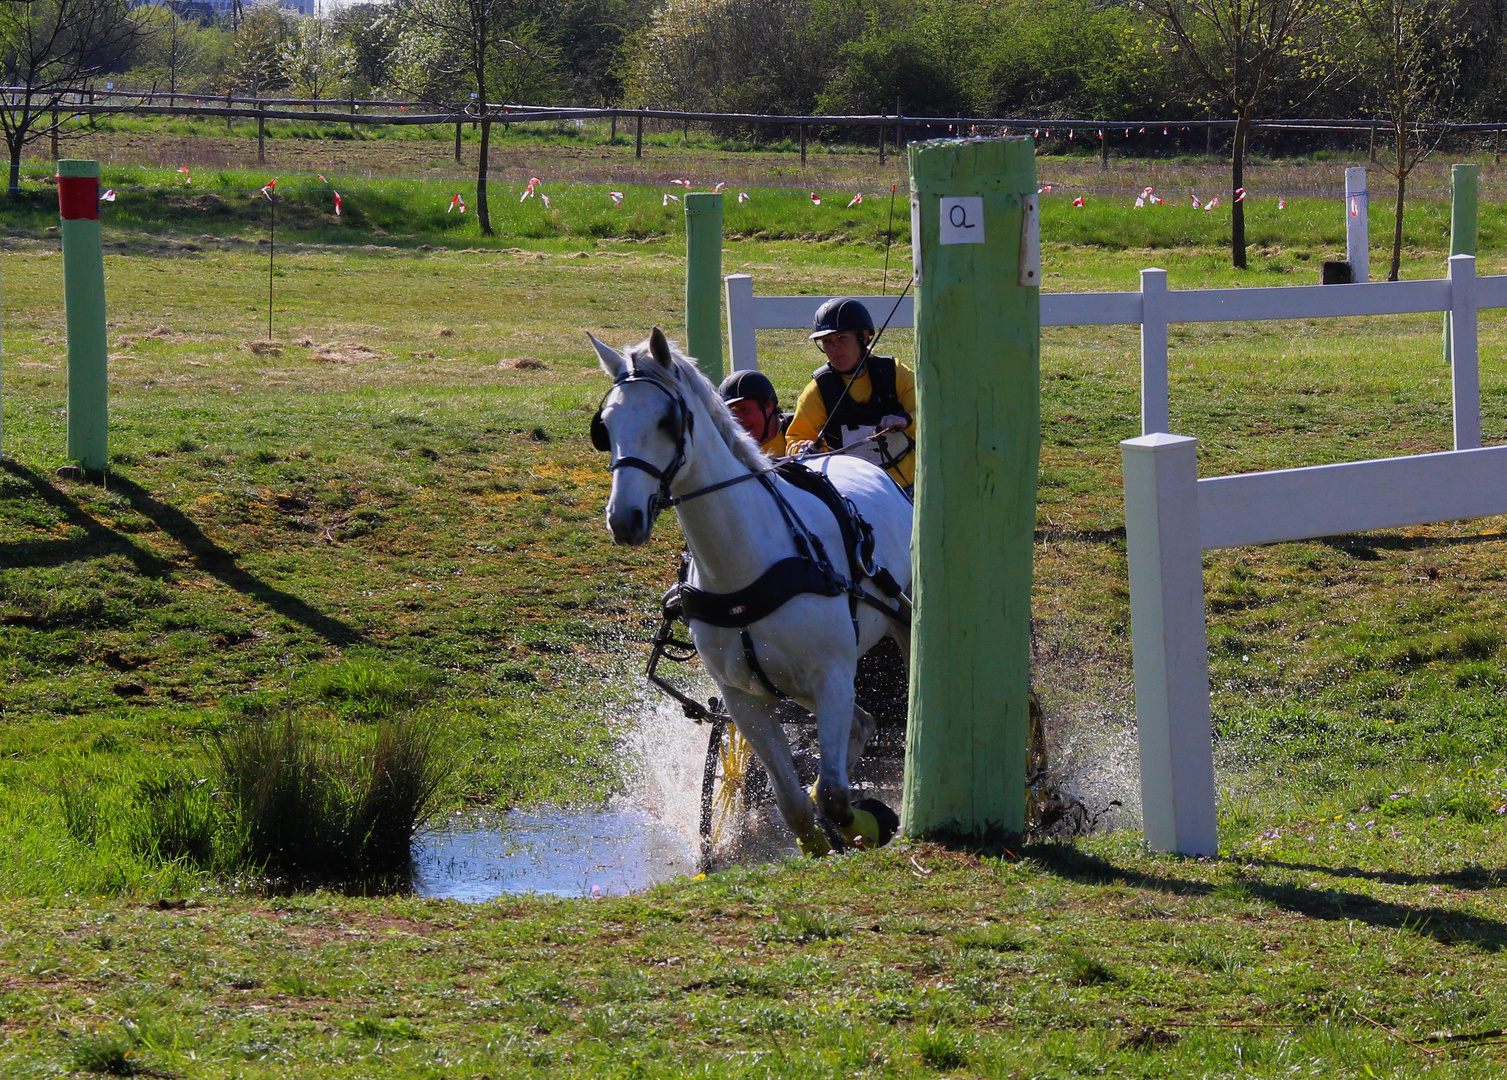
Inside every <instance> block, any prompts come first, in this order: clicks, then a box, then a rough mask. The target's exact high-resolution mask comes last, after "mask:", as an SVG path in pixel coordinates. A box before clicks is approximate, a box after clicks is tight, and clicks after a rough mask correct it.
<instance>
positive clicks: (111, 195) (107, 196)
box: [99, 188, 115, 202]
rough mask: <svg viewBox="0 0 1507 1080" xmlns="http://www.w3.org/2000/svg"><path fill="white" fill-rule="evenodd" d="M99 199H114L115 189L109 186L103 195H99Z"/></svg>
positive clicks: (110, 200)
mask: <svg viewBox="0 0 1507 1080" xmlns="http://www.w3.org/2000/svg"><path fill="white" fill-rule="evenodd" d="M99 201H100V202H114V201H115V189H114V188H111V189H110V190H109V191H107V192H105V193H104V194H103V195H101V196H100V197H99Z"/></svg>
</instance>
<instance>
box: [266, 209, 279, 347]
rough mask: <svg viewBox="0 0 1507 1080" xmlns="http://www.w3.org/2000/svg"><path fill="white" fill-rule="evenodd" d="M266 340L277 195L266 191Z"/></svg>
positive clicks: (269, 334)
mask: <svg viewBox="0 0 1507 1080" xmlns="http://www.w3.org/2000/svg"><path fill="white" fill-rule="evenodd" d="M267 202H268V204H269V206H268V208H267V340H268V341H271V340H272V265H273V259H274V258H276V253H277V195H276V193H274V192H272V191H270V190H268V191H267Z"/></svg>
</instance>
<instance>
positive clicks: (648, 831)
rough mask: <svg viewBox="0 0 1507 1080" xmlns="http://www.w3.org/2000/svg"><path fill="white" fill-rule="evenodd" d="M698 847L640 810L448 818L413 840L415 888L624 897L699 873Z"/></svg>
mask: <svg viewBox="0 0 1507 1080" xmlns="http://www.w3.org/2000/svg"><path fill="white" fill-rule="evenodd" d="M696 854H697V853H696V846H695V845H694V844H693V843H692V842H691V841H690V840H689V839H688V838H687V837H686V836H685V834H684V833H682V832H680V831H678V830H676V829H674V828H671V827H669V826H667V825H665V824H664V823H662V822H661V821H659V820H657V819H655V818H654V817H652V816H650V815H649V814H647V813H645V812H643V811H641V810H631V809H620V810H613V809H607V810H581V811H570V810H535V811H515V812H513V813H509V814H507V815H506V816H505V817H504V818H502V819H501V820H500V821H499V820H496V819H491V820H488V819H485V818H481V819H478V818H469V819H450V820H448V821H445V822H442V823H440V824H438V825H436V826H432V827H431V828H429V829H427V830H426V831H424V832H422V833H420V834H419V835H418V836H417V837H415V838H414V848H413V864H414V873H413V886H412V887H413V891H414V892H415V893H417V894H418V895H420V896H434V897H440V898H443V899H447V900H463V901H470V902H472V903H482V902H485V901H487V900H494V899H496V898H497V897H499V896H506V895H509V894H513V893H537V894H540V895H547V896H622V895H625V894H627V893H633V892H641V891H643V890H644V889H648V888H650V887H652V886H654V885H658V884H660V883H661V882H665V881H669V880H671V879H673V878H677V877H684V876H685V875H688V874H694V873H696Z"/></svg>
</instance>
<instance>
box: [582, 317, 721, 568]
mask: <svg viewBox="0 0 1507 1080" xmlns="http://www.w3.org/2000/svg"><path fill="white" fill-rule="evenodd" d="M587 336H588V337H591V343H592V344H593V345H594V346H596V350H597V356H598V357H599V358H600V360H601V363H602V370H603V371H605V372H606V373H607V374H608V375H609V376H610V377H611V378H612V389H611V390H608V391H607V395H606V397H604V398H603V399H602V405H601V408H599V409H598V410H597V413H596V415H595V416H593V417H592V418H591V441H592V443H593V445H595V446H596V448H597V449H598V450H602V451H604V452H607V453H610V454H611V455H612V464H611V466H610V468H611V469H612V494H611V495H610V496H608V499H607V528H608V530H609V531H610V532H611V533H612V539H613V540H614V541H615V542H616V543H619V544H643V543H647V542H648V540H649V533H650V532H651V531H652V530H653V528H654V519H655V518H657V517H658V516H659V512H660V511H661V510H663V509H664V508H665V506H666V505H668V503H667V500H668V499H669V497H670V485H671V483H673V482H674V480H675V476H676V474H677V473H679V472H680V470H681V468H682V467H683V466H684V465H685V461H686V455H687V453H688V451H689V449H690V442H691V434H692V429H693V427H694V426H695V419H696V417H695V413H694V412H692V411H691V407H690V405H689V404H688V403H687V401H686V396H685V394H684V392H683V391H682V389H681V387H680V383H679V380H678V378H677V375H676V368H675V358H674V354H673V352H672V350H671V348H670V342H669V340H668V339H666V337H665V335H664V333H663V331H661V330H660V329H659V327H657V326H656V327H655V328H654V331H653V332H652V333H651V334H650V335H649V338H648V340H647V341H644V342H641V343H640V344H638V345H637V346H635V347H634V348H632V349H630V350H629V351H628V356H626V357H625V356H623V355H622V354H621V353H618V352H616V351H614V350H613V349H611V348H609V347H607V346H606V345H603V344H602V343H601V342H600V341H598V340H597V339H596V338H595V337H592V336H591V335H589V334H588V335H587Z"/></svg>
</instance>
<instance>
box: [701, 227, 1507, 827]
mask: <svg viewBox="0 0 1507 1080" xmlns="http://www.w3.org/2000/svg"><path fill="white" fill-rule="evenodd" d="M726 284H727V311H728V338H729V345H730V352H731V355H732V358H733V366H734V368H753V367H757V366H758V362H757V358H756V349H755V337H754V335H755V331H757V330H763V329H796V328H804V327H808V326H810V325H811V320H812V317H813V315H814V314H815V313H816V309H817V307H818V306H819V305H820V304H821V303H822V302H823V301H825V300H827V299H828V297H825V296H770V297H756V296H754V293H753V279H752V278H751V277H750V276H748V275H747V274H733V275H730V276H729V277H728V278H727V279H726ZM860 299H861V300H863V301H864V303H865V305H866V306H868V307H869V310H870V312H871V313H872V314H873V315H874V317H875V319H876V321H879V322H883V321H884V319H885V317H886V316H888V315H889V314H890V311H891V309H892V308H894V317H893V318H892V319H891V320H890V325H891V326H899V327H904V326H911V325H912V324H913V320H914V308H913V306H912V304H911V300H910V297H906V298H905V299H904V300H903V301H901V302H900V305H899V307H898V308H895V298H894V297H877V296H876V297H860ZM1503 307H1507V276H1499V277H1486V278H1479V279H1478V278H1477V277H1476V275H1475V259H1474V257H1472V256H1469V255H1456V256H1453V257H1452V258H1451V259H1450V260H1449V276H1448V277H1447V278H1441V279H1437V280H1431V281H1404V282H1371V283H1364V284H1355V285H1315V286H1279V287H1274V288H1255V289H1198V290H1189V291H1179V292H1171V291H1169V290H1168V289H1167V274H1166V271H1164V270H1159V269H1148V270H1143V271H1141V289H1140V291H1139V292H1120V293H1055V294H1054V293H1044V294H1042V297H1041V324H1042V325H1043V326H1105V325H1115V324H1132V325H1134V324H1140V327H1141V431H1142V432H1143V434H1142V435H1141V436H1140V437H1139V438H1135V439H1126V440H1125V441H1124V442H1122V443H1121V444H1120V447H1121V453H1122V457H1123V464H1124V477H1125V529H1126V540H1127V547H1128V554H1129V563H1130V612H1131V638H1132V648H1133V653H1134V658H1135V698H1136V722H1137V737H1138V740H1139V743H1140V759H1141V804H1142V816H1143V820H1144V825H1145V835H1146V842H1147V844H1148V845H1149V846H1151V847H1152V848H1154V849H1156V850H1159V851H1174V852H1180V853H1182V854H1186V855H1214V854H1216V853H1217V851H1218V840H1219V837H1218V830H1217V818H1216V802H1215V787H1214V751H1213V724H1212V717H1211V714H1210V711H1209V658H1208V641H1207V624H1206V621H1205V614H1204V592H1203V553H1204V552H1205V551H1208V550H1211V549H1214V548H1225V547H1240V546H1244V545H1248V544H1271V543H1278V542H1281V541H1285V540H1303V539H1310V538H1313V537H1317V536H1333V535H1336V534H1341V533H1350V532H1363V531H1366V530H1370V529H1389V528H1399V527H1402V526H1407V525H1421V524H1426V523H1428V522H1434V521H1454V520H1460V519H1464V518H1473V517H1487V516H1491V515H1496V514H1507V446H1503V447H1492V448H1489V449H1481V448H1480V446H1481V407H1480V379H1479V371H1478V366H1477V348H1476V312H1477V311H1478V310H1479V309H1481V308H1503ZM1433 311H1442V312H1448V313H1449V325H1450V333H1451V339H1452V350H1453V363H1452V365H1451V368H1452V370H1451V382H1452V390H1453V398H1454V436H1455V438H1454V445H1455V449H1454V450H1452V451H1449V452H1446V453H1439V454H1419V455H1414V456H1410V457H1399V458H1382V459H1378V460H1372V461H1353V462H1346V463H1343V464H1339V465H1322V466H1317V467H1313V468H1302V469H1281V470H1277V471H1273V472H1258V473H1243V474H1238V475H1234V476H1221V477H1212V478H1208V479H1203V480H1200V479H1199V478H1198V461H1197V449H1198V443H1197V440H1196V439H1192V438H1189V437H1187V436H1182V435H1171V434H1166V428H1167V426H1168V409H1167V327H1168V325H1170V324H1172V323H1194V322H1237V321H1255V320H1274V319H1314V318H1334V317H1344V316H1361V315H1405V314H1416V313H1421V312H1433Z"/></svg>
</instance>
